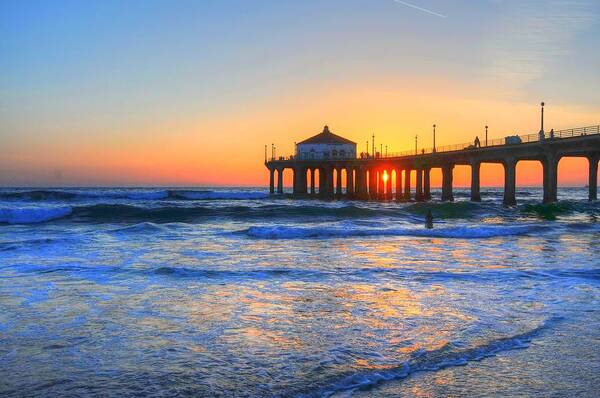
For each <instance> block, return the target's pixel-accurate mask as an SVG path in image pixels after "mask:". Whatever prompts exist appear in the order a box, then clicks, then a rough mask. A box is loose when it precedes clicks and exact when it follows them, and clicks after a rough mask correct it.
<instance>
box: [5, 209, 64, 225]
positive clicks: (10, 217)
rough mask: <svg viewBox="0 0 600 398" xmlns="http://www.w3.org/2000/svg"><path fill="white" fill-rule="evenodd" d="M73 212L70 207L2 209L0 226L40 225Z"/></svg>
mask: <svg viewBox="0 0 600 398" xmlns="http://www.w3.org/2000/svg"><path fill="white" fill-rule="evenodd" d="M72 212H73V208H71V207H69V206H61V207H20V208H0V224H32V223H40V222H45V221H50V220H56V219H59V218H63V217H65V216H68V215H70V214H71V213H72Z"/></svg>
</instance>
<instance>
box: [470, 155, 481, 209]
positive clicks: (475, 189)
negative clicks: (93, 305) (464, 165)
mask: <svg viewBox="0 0 600 398" xmlns="http://www.w3.org/2000/svg"><path fill="white" fill-rule="evenodd" d="M480 170H481V163H480V162H473V163H471V201H472V202H481V184H480Z"/></svg>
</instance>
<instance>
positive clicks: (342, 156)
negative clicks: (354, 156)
mask: <svg viewBox="0 0 600 398" xmlns="http://www.w3.org/2000/svg"><path fill="white" fill-rule="evenodd" d="M340 157H341V158H345V157H346V151H344V150H343V149H342V150H340Z"/></svg>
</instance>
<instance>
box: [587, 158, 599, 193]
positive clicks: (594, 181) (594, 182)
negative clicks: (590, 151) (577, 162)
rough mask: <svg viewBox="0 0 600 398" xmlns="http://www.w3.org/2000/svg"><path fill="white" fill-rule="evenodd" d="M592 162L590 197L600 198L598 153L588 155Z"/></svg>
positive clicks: (589, 183)
mask: <svg viewBox="0 0 600 398" xmlns="http://www.w3.org/2000/svg"><path fill="white" fill-rule="evenodd" d="M588 162H589V163H590V173H589V182H588V187H589V189H590V193H589V199H590V200H597V199H598V155H595V156H590V157H588Z"/></svg>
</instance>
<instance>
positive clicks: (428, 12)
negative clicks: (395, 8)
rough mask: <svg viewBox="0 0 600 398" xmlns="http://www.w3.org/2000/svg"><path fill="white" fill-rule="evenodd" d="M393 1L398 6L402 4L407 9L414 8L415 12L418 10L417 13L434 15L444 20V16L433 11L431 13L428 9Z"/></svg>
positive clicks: (397, 0)
mask: <svg viewBox="0 0 600 398" xmlns="http://www.w3.org/2000/svg"><path fill="white" fill-rule="evenodd" d="M393 1H394V2H396V3H398V4H402V5H403V6H407V7H410V8H414V9H415V10H419V11H423V12H426V13H427V14H431V15H435V16H436V17H440V18H446V16H445V15H443V14H438V13H437V12H435V11H431V10H428V9H426V8H421V7H419V6H416V5H414V4H410V3H407V2H405V1H400V0H393Z"/></svg>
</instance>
